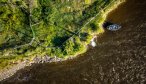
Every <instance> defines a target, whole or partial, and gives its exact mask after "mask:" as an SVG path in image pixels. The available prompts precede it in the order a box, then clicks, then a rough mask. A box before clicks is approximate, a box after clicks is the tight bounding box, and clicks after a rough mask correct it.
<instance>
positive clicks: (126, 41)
mask: <svg viewBox="0 0 146 84" xmlns="http://www.w3.org/2000/svg"><path fill="white" fill-rule="evenodd" d="M107 20H108V21H111V22H115V23H118V24H120V25H122V29H120V30H119V31H116V32H108V31H106V32H105V33H104V34H103V35H101V36H100V37H98V41H97V43H98V46H97V47H96V48H90V49H89V50H88V51H87V52H86V53H85V54H82V55H81V56H79V57H78V58H75V59H73V60H69V61H66V62H62V63H55V64H53V63H52V64H36V65H34V66H31V67H26V68H25V69H23V70H20V71H18V73H16V74H15V75H14V76H13V77H11V78H9V79H7V80H6V81H4V83H12V84H17V83H24V84H146V0H128V1H127V2H126V3H124V4H123V5H121V6H119V7H118V8H117V9H116V10H114V11H113V12H111V13H110V14H109V16H108V18H107Z"/></svg>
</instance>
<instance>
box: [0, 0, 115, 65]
mask: <svg viewBox="0 0 146 84" xmlns="http://www.w3.org/2000/svg"><path fill="white" fill-rule="evenodd" d="M111 1H112V0H85V1H84V0H79V1H76V0H70V1H67V0H0V67H5V66H7V65H9V64H10V62H11V61H12V60H13V61H16V60H20V59H22V58H24V57H26V56H27V57H28V56H35V55H48V56H58V57H62V58H64V57H66V56H72V55H75V54H76V53H78V52H81V51H83V50H85V45H86V43H89V41H90V39H91V35H90V34H91V33H92V32H99V31H98V30H99V27H98V22H99V21H92V22H91V23H90V24H88V25H87V26H85V29H84V30H82V31H80V32H78V31H79V30H80V29H81V28H84V25H85V24H86V23H87V22H89V20H90V19H91V18H92V17H95V15H96V14H97V13H99V12H100V10H101V9H102V8H104V7H105V6H106V5H108V4H109V3H110V2H111ZM99 17H101V16H98V17H95V18H99Z"/></svg>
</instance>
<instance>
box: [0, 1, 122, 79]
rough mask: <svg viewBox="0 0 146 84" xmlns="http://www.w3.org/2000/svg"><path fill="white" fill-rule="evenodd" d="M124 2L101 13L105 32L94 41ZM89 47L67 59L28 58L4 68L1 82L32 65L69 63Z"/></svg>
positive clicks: (99, 24)
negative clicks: (107, 19) (109, 15)
mask: <svg viewBox="0 0 146 84" xmlns="http://www.w3.org/2000/svg"><path fill="white" fill-rule="evenodd" d="M124 2H125V0H122V1H121V0H118V1H115V2H113V3H111V4H112V5H111V6H110V7H107V8H105V9H104V11H101V15H100V16H101V17H102V18H103V20H102V21H100V22H99V23H98V26H99V28H100V29H102V31H103V32H95V33H93V34H92V39H93V38H95V37H96V39H97V38H98V37H97V36H98V35H100V34H102V33H104V30H103V28H102V24H103V22H104V21H105V20H106V17H107V16H108V14H109V13H110V12H112V11H113V10H114V9H116V8H117V7H118V6H119V5H121V4H122V3H124ZM92 39H91V40H92ZM91 40H90V41H91ZM89 45H90V44H89V43H88V44H86V45H85V47H86V49H84V50H83V51H81V52H77V53H75V55H73V56H68V57H65V58H58V57H56V56H55V57H48V56H44V57H40V56H35V57H33V58H32V60H33V61H29V60H27V58H26V59H25V60H24V61H22V62H20V63H18V64H16V65H14V66H11V67H10V68H4V69H3V70H0V81H2V80H5V79H6V78H9V77H11V76H12V75H14V74H15V73H16V72H17V71H18V70H20V69H23V68H24V67H26V66H31V65H33V64H35V63H57V62H63V61H67V60H71V59H74V58H77V57H78V56H79V55H80V54H83V53H85V52H86V51H87V49H88V46H89ZM46 57H47V60H46ZM37 59H38V60H37ZM20 66H21V67H20Z"/></svg>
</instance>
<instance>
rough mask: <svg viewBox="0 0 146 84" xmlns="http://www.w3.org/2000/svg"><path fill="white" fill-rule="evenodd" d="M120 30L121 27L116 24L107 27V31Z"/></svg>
mask: <svg viewBox="0 0 146 84" xmlns="http://www.w3.org/2000/svg"><path fill="white" fill-rule="evenodd" d="M120 28H121V26H120V25H118V24H112V25H109V26H107V29H108V30H110V31H117V30H119V29H120Z"/></svg>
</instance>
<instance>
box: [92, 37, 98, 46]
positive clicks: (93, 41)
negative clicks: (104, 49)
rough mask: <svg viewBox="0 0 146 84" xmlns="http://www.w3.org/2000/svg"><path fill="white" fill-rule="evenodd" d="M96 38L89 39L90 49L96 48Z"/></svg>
mask: <svg viewBox="0 0 146 84" xmlns="http://www.w3.org/2000/svg"><path fill="white" fill-rule="evenodd" d="M96 38H97V36H94V37H93V38H92V39H91V46H92V47H96V42H95V39H96Z"/></svg>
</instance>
